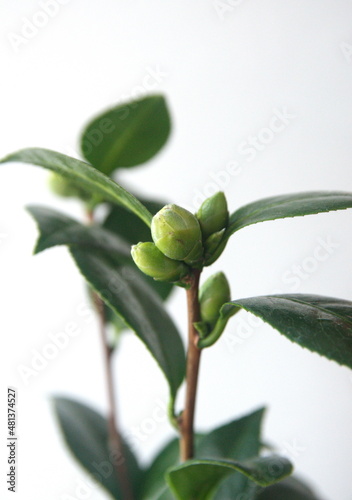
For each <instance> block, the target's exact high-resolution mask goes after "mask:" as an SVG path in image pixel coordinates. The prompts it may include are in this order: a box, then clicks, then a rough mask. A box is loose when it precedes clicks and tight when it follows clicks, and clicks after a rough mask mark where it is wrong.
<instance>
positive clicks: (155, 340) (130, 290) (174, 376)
mask: <svg viewBox="0 0 352 500" xmlns="http://www.w3.org/2000/svg"><path fill="white" fill-rule="evenodd" d="M71 253H72V256H73V258H74V259H75V261H76V264H77V265H78V268H79V269H80V271H81V273H82V274H83V276H84V277H85V278H86V280H87V281H88V283H90V285H91V286H92V287H93V288H94V289H95V290H96V292H97V293H98V294H99V295H100V296H101V297H102V299H103V300H104V302H105V303H106V304H107V305H109V306H110V307H111V308H112V309H113V310H114V312H115V313H116V314H117V315H118V316H121V318H122V319H123V321H124V322H125V323H126V324H127V325H128V326H129V327H130V328H131V329H132V330H134V331H135V333H136V334H137V335H138V337H139V338H140V339H141V340H142V342H144V344H145V345H146V347H147V348H148V349H149V351H150V352H151V354H152V355H153V356H154V358H155V360H156V361H157V362H158V364H159V366H160V368H161V369H162V371H163V372H164V374H165V376H166V378H167V380H168V383H169V386H170V391H171V395H172V396H175V394H176V391H177V389H178V387H179V386H180V385H181V383H182V380H183V378H184V375H185V353H184V348H183V344H182V341H181V338H180V336H179V333H178V331H177V329H176V327H175V325H174V323H173V321H172V320H171V318H170V316H169V315H168V314H167V312H166V310H165V308H164V306H163V303H162V302H161V300H160V298H159V297H158V296H157V294H156V293H155V292H154V290H153V289H152V288H151V287H150V286H149V285H148V284H147V283H146V282H145V280H144V279H143V278H142V277H141V276H140V274H139V273H138V272H137V270H134V269H133V268H132V267H126V266H125V267H117V266H116V265H115V263H114V261H113V260H112V258H111V257H110V256H109V255H107V254H105V253H103V252H100V251H98V250H94V249H89V250H86V249H85V250H82V249H79V248H73V247H72V248H71Z"/></svg>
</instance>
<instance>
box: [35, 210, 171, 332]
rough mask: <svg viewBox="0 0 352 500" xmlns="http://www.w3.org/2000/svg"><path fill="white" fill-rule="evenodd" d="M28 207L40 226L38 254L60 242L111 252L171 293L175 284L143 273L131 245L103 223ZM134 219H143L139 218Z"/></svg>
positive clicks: (118, 260) (164, 292)
mask: <svg viewBox="0 0 352 500" xmlns="http://www.w3.org/2000/svg"><path fill="white" fill-rule="evenodd" d="M27 210H28V211H29V212H30V214H31V215H32V216H33V218H34V219H35V221H36V223H37V225H38V229H39V238H38V241H37V243H36V247H35V249H34V253H39V252H42V251H43V250H46V249H48V248H51V247H53V246H56V245H68V246H72V245H75V246H80V247H83V248H97V249H100V250H103V251H106V252H109V253H110V255H111V257H112V258H113V259H114V261H116V265H121V264H129V265H131V266H132V267H133V268H134V269H136V270H137V272H139V273H140V275H141V277H142V278H143V279H144V280H145V281H146V282H147V283H148V284H149V285H150V286H151V287H152V288H153V289H154V290H155V291H156V293H157V294H158V295H159V296H160V297H161V298H162V299H163V300H165V299H166V298H167V297H168V296H169V294H170V291H171V289H172V285H171V284H170V283H163V282H161V281H160V282H159V281H155V280H153V279H152V278H150V277H149V276H147V275H146V274H144V273H142V272H140V271H139V270H138V269H137V267H136V265H135V263H134V262H133V260H132V258H131V247H130V245H128V244H126V242H125V241H123V240H122V239H121V238H119V237H118V236H116V235H115V234H113V232H112V231H109V230H107V229H105V228H103V227H101V226H99V225H89V226H86V225H84V224H81V223H80V222H78V221H76V220H75V219H72V218H71V217H68V216H67V215H65V214H63V213H61V212H58V211H56V210H52V209H51V208H47V207H43V206H36V205H31V206H29V207H27ZM134 220H139V219H137V218H136V217H135V218H134ZM140 224H141V226H142V227H146V226H145V225H144V224H143V222H141V223H140ZM112 314H113V313H112V311H111V313H109V314H108V316H109V317H111V316H112ZM111 323H113V324H115V323H116V324H119V321H118V320H117V321H116V318H112V321H111Z"/></svg>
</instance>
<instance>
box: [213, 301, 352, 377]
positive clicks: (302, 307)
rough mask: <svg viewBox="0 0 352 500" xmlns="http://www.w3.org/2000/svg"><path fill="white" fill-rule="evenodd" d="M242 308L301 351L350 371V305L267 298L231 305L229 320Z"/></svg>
mask: <svg viewBox="0 0 352 500" xmlns="http://www.w3.org/2000/svg"><path fill="white" fill-rule="evenodd" d="M238 308H243V309H245V310H246V311H249V312H251V313H253V314H255V315H256V316H258V317H260V318H261V319H263V320H264V321H266V322H267V323H269V324H270V325H271V326H272V327H274V328H275V329H276V330H278V331H279V332H280V333H282V334H283V335H285V336H286V337H287V338H288V339H290V340H291V341H293V342H295V343H297V344H299V345H300V346H301V347H306V348H307V349H309V350H311V351H313V352H317V353H318V354H321V355H322V356H325V357H326V358H328V359H331V360H334V361H336V362H337V363H339V364H341V365H346V366H349V367H350V368H352V302H349V301H347V300H342V299H335V298H331V297H322V296H319V295H301V294H293V295H268V296H263V297H252V298H247V299H240V300H235V301H231V302H229V303H227V304H224V306H223V307H222V309H221V316H222V317H223V318H225V319H226V318H229V317H230V316H232V315H233V314H234V313H236V312H237V311H238Z"/></svg>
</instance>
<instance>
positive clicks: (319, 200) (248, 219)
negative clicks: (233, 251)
mask: <svg viewBox="0 0 352 500" xmlns="http://www.w3.org/2000/svg"><path fill="white" fill-rule="evenodd" d="M346 208H352V193H345V192H339V191H331V192H330V191H311V192H306V193H298V194H287V195H281V196H271V197H269V198H264V199H262V200H258V201H255V202H253V203H249V204H248V205H245V206H243V207H241V208H239V209H238V210H236V211H235V212H234V213H233V214H231V215H230V220H229V225H228V227H227V229H226V231H225V234H224V238H223V240H222V242H221V244H220V246H219V247H218V249H217V250H216V252H215V253H214V255H213V257H212V259H210V261H209V263H207V265H209V264H211V263H213V262H214V261H215V260H216V259H217V258H218V257H219V256H220V255H221V253H222V251H223V250H224V248H225V246H226V243H227V241H228V239H229V238H230V236H231V235H232V234H234V233H235V232H236V231H239V230H240V229H242V228H244V227H246V226H250V225H251V224H257V223H258V222H265V221H270V220H276V219H285V218H287V217H297V216H303V215H312V214H318V213H321V212H330V211H332V210H343V209H346Z"/></svg>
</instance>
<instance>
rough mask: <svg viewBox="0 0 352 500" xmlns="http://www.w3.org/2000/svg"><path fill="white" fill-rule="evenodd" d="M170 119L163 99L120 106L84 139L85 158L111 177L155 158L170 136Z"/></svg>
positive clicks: (97, 121) (156, 97) (89, 129)
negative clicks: (115, 172) (115, 171)
mask: <svg viewBox="0 0 352 500" xmlns="http://www.w3.org/2000/svg"><path fill="white" fill-rule="evenodd" d="M170 128H171V125H170V116H169V112H168V109H167V107H166V102H165V99H164V98H163V97H162V96H161V95H154V96H149V97H144V98H143V99H139V100H137V101H133V102H130V103H128V104H123V105H120V106H117V107H115V108H113V109H110V110H108V111H106V112H105V113H103V114H101V115H100V116H98V117H97V118H95V119H94V120H93V121H92V122H91V123H89V125H88V126H87V127H86V129H85V130H84V132H83V134H82V138H81V150H82V152H83V156H84V157H85V158H86V159H87V160H88V161H89V162H90V163H91V164H92V165H94V167H95V168H97V169H98V170H100V171H101V172H104V173H105V174H107V175H110V174H111V173H112V172H113V171H114V170H115V169H116V168H120V167H134V166H135V165H140V164H141V163H144V162H146V161H148V160H149V159H150V158H152V157H153V156H154V155H155V154H156V153H157V152H158V151H159V150H160V149H161V148H162V146H163V145H164V144H165V142H166V140H167V138H168V136H169V133H170Z"/></svg>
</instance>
